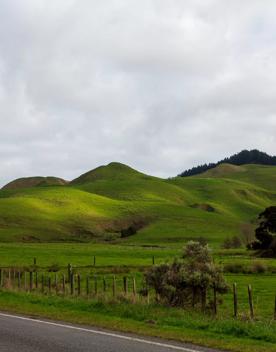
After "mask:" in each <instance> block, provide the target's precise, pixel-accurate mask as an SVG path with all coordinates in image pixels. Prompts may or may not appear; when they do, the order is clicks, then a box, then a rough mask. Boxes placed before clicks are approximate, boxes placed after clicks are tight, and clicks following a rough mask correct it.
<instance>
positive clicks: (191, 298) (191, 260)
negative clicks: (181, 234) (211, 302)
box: [146, 241, 228, 309]
mask: <svg viewBox="0 0 276 352" xmlns="http://www.w3.org/2000/svg"><path fill="white" fill-rule="evenodd" d="M146 282H147V285H148V286H149V287H152V288H154V290H155V292H156V297H157V299H158V300H159V301H161V302H163V303H165V304H169V305H171V306H192V307H195V306H196V305H199V304H200V305H201V307H202V309H205V308H206V306H207V299H208V294H209V293H210V291H214V290H215V291H216V292H217V293H226V292H227V288H228V286H227V284H226V282H225V280H224V277H223V273H222V271H221V269H220V268H219V267H217V266H216V265H215V264H214V261H213V258H212V256H211V252H210V249H209V247H208V245H202V244H201V243H199V242H194V241H190V242H188V244H187V245H186V247H185V248H184V251H183V256H182V258H179V259H178V260H175V261H174V262H173V263H172V264H162V265H158V266H153V267H152V268H151V269H150V270H149V271H148V272H147V273H146Z"/></svg>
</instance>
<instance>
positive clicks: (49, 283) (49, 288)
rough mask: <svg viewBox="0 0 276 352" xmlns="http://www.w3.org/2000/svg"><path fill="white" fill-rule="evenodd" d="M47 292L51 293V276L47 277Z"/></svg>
mask: <svg viewBox="0 0 276 352" xmlns="http://www.w3.org/2000/svg"><path fill="white" fill-rule="evenodd" d="M48 292H49V294H51V292H52V284H51V276H49V278H48Z"/></svg>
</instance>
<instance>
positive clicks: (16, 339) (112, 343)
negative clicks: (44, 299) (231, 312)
mask: <svg viewBox="0 0 276 352" xmlns="http://www.w3.org/2000/svg"><path fill="white" fill-rule="evenodd" d="M0 351H1V352H2V351H3V352H15V351H16V352H17V351H19V352H46V351H47V352H51V351H53V352H65V351H66V352H71V351H72V352H73V351H74V352H77V351H81V352H86V351H87V352H88V351H89V352H127V351H131V352H157V351H158V352H174V351H182V352H198V351H204V352H214V350H210V349H206V348H200V347H196V346H192V345H184V344H177V343H173V342H171V341H166V340H161V339H150V338H143V337H138V336H134V335H128V334H123V333H116V332H112V331H107V330H98V329H97V328H91V327H86V326H81V325H70V324H67V323H62V322H54V321H49V320H39V319H35V318H29V317H25V316H18V315H10V314H6V313H0Z"/></svg>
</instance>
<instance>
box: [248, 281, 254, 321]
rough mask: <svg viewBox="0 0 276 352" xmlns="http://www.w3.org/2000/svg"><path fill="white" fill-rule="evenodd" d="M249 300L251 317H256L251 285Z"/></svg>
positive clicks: (249, 287)
mask: <svg viewBox="0 0 276 352" xmlns="http://www.w3.org/2000/svg"><path fill="white" fill-rule="evenodd" d="M248 301H249V308H250V317H251V319H254V308H253V299H252V288H251V285H248Z"/></svg>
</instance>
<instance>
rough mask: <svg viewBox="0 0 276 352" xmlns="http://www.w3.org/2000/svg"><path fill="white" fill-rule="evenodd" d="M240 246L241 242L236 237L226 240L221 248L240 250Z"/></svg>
mask: <svg viewBox="0 0 276 352" xmlns="http://www.w3.org/2000/svg"><path fill="white" fill-rule="evenodd" d="M241 246H242V241H241V239H240V238H239V237H238V236H233V237H230V238H226V239H225V240H224V242H223V244H222V248H225V249H230V248H240V247H241Z"/></svg>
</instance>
